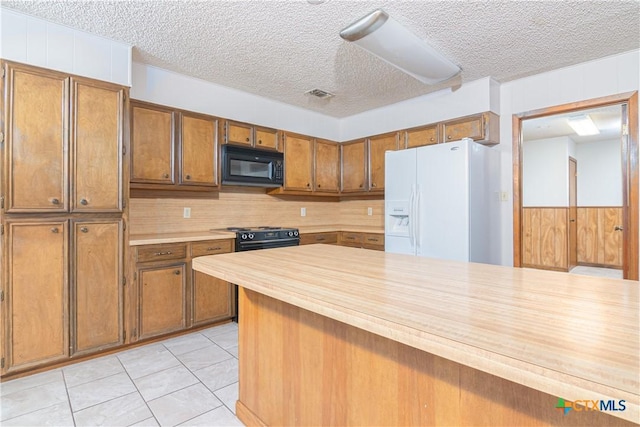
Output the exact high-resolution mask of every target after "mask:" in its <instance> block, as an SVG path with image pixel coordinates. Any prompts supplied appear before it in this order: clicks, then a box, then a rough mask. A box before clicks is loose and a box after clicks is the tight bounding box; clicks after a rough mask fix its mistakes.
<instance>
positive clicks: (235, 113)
mask: <svg viewBox="0 0 640 427" xmlns="http://www.w3.org/2000/svg"><path fill="white" fill-rule="evenodd" d="M131 98H133V99H138V100H141V101H147V102H153V103H156V104H162V105H168V106H171V107H176V108H182V109H185V110H189V111H197V112H200V113H203V114H211V115H214V116H218V117H223V118H226V119H233V120H238V121H241V122H248V123H252V124H256V125H262V126H267V127H272V128H276V129H282V130H288V131H292V132H297V133H302V134H305V135H310V136H315V137H319V138H326V139H330V140H333V141H337V140H339V139H340V135H339V123H338V119H336V118H334V117H331V116H326V115H323V114H320V113H316V112H313V111H309V110H305V109H302V108H298V107H294V106H292V105H288V104H283V103H281V102H277V101H273V100H270V99H267V98H263V97H261V96H257V95H253V94H250V93H247V92H242V91H239V90H236V89H232V88H228V87H226V86H220V85H217V84H213V83H209V82H206V81H204V80H200V79H197V78H194V77H189V76H185V75H183V74H179V73H174V72H172V71H167V70H164V69H161V68H157V67H153V66H150V65H145V64H140V63H137V62H134V63H133V85H132V87H131Z"/></svg>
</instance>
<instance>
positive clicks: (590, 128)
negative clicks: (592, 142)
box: [567, 114, 600, 136]
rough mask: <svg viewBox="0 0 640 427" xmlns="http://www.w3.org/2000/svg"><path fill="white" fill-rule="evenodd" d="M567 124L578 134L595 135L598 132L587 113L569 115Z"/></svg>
mask: <svg viewBox="0 0 640 427" xmlns="http://www.w3.org/2000/svg"><path fill="white" fill-rule="evenodd" d="M567 121H568V122H569V126H571V127H572V128H573V130H574V131H575V132H576V133H577V134H578V135H580V136H588V135H597V134H599V133H600V131H599V130H598V128H597V127H596V125H595V124H594V123H593V120H591V117H589V115H588V114H581V115H579V116H573V117H569V118H568V119H567Z"/></svg>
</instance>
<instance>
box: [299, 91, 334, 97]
mask: <svg viewBox="0 0 640 427" xmlns="http://www.w3.org/2000/svg"><path fill="white" fill-rule="evenodd" d="M304 94H305V95H309V96H315V97H316V98H320V99H329V98H333V97H334V96H335V95H334V94H332V93H329V92H325V91H324V90H322V89H311V90H308V91H306V92H305V93H304Z"/></svg>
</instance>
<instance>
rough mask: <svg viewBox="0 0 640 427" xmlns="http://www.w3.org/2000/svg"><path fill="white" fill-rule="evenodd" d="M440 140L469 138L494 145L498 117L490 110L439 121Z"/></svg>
mask: <svg viewBox="0 0 640 427" xmlns="http://www.w3.org/2000/svg"><path fill="white" fill-rule="evenodd" d="M440 126H441V129H442V131H441V135H442V140H441V142H451V141H458V140H460V139H462V138H471V139H473V140H474V141H476V142H479V143H482V144H485V145H495V144H497V143H498V142H499V138H500V118H499V117H498V115H497V114H495V113H492V112H490V111H488V112H485V113H482V114H475V115H472V116H467V117H461V118H459V119H455V120H449V121H446V122H444V123H441V125H440Z"/></svg>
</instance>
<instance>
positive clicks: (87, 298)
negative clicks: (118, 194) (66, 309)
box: [71, 220, 123, 354]
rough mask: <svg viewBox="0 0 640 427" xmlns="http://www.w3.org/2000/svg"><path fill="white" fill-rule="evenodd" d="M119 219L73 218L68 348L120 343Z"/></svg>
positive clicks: (79, 349)
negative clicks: (70, 330)
mask: <svg viewBox="0 0 640 427" xmlns="http://www.w3.org/2000/svg"><path fill="white" fill-rule="evenodd" d="M122 236H123V234H122V220H89V221H74V222H73V242H74V245H73V253H74V261H75V263H74V275H73V279H72V283H73V286H72V291H71V301H72V302H71V313H72V331H73V333H72V337H71V342H72V343H73V346H72V351H73V353H74V354H77V353H83V352H88V351H92V350H93V351H97V350H101V349H104V348H107V347H112V346H115V345H118V344H121V343H122V314H123V310H122V278H123V271H122V263H123V254H122V245H123V237H122Z"/></svg>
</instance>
